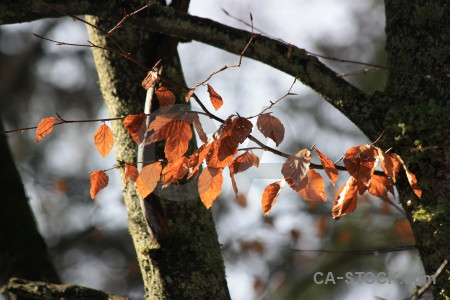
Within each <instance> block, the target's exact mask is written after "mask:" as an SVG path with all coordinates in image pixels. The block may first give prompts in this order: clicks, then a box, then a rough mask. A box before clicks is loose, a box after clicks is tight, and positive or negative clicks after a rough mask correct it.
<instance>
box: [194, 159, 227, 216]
mask: <svg viewBox="0 0 450 300" xmlns="http://www.w3.org/2000/svg"><path fill="white" fill-rule="evenodd" d="M222 170H223V169H217V168H210V167H206V168H204V169H203V171H202V173H201V174H200V176H199V177H198V193H199V195H200V199H201V200H202V202H203V204H204V205H205V207H206V208H210V207H211V205H212V204H213V202H214V200H215V199H216V198H217V197H218V196H219V195H220V193H221V192H222V183H223V175H222Z"/></svg>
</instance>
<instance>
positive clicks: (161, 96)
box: [155, 87, 175, 107]
mask: <svg viewBox="0 0 450 300" xmlns="http://www.w3.org/2000/svg"><path fill="white" fill-rule="evenodd" d="M155 94H156V98H158V101H159V107H165V106H170V105H173V104H175V95H174V94H173V93H172V92H171V91H170V90H169V89H167V88H165V87H160V88H158V89H157V90H156V92H155Z"/></svg>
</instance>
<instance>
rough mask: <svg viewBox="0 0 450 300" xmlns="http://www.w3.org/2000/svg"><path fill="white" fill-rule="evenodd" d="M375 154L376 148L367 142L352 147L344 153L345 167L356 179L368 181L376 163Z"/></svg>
mask: <svg viewBox="0 0 450 300" xmlns="http://www.w3.org/2000/svg"><path fill="white" fill-rule="evenodd" d="M376 154H377V150H376V148H375V147H373V146H372V145H369V144H367V145H361V146H356V147H352V148H350V149H348V150H347V152H346V153H345V158H344V165H345V168H346V169H347V171H348V173H349V174H350V175H351V176H353V177H355V179H356V180H357V181H361V182H363V183H368V182H369V180H370V176H372V174H373V172H374V171H375V167H376V165H377V160H376V158H375V155H376Z"/></svg>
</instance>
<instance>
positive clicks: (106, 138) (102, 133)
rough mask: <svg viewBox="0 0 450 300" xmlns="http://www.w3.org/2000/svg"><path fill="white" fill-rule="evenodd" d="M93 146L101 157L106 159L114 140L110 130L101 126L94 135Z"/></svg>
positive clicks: (104, 125)
mask: <svg viewBox="0 0 450 300" xmlns="http://www.w3.org/2000/svg"><path fill="white" fill-rule="evenodd" d="M94 145H95V147H96V148H97V150H98V153H100V155H101V156H103V157H106V156H107V155H108V154H109V152H111V150H112V148H113V146H114V138H113V133H112V131H111V128H109V126H108V125H106V124H103V125H102V126H100V127H99V128H98V129H97V131H96V132H95V134H94Z"/></svg>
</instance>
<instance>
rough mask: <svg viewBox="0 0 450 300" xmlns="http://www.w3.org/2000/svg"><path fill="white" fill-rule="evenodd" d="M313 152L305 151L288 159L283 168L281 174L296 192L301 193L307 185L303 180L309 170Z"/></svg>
mask: <svg viewBox="0 0 450 300" xmlns="http://www.w3.org/2000/svg"><path fill="white" fill-rule="evenodd" d="M310 160H311V151H309V150H308V149H303V150H300V151H299V152H297V153H296V154H293V155H291V156H289V157H288V159H287V160H286V162H285V163H284V164H283V167H282V168H281V173H282V174H283V176H284V179H285V180H286V182H287V183H288V184H289V186H290V187H291V188H292V189H293V190H294V191H296V192H298V191H300V190H301V189H302V188H303V187H304V186H305V184H306V182H305V181H303V182H302V179H303V178H304V177H305V176H306V173H307V172H308V170H309V162H310Z"/></svg>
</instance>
